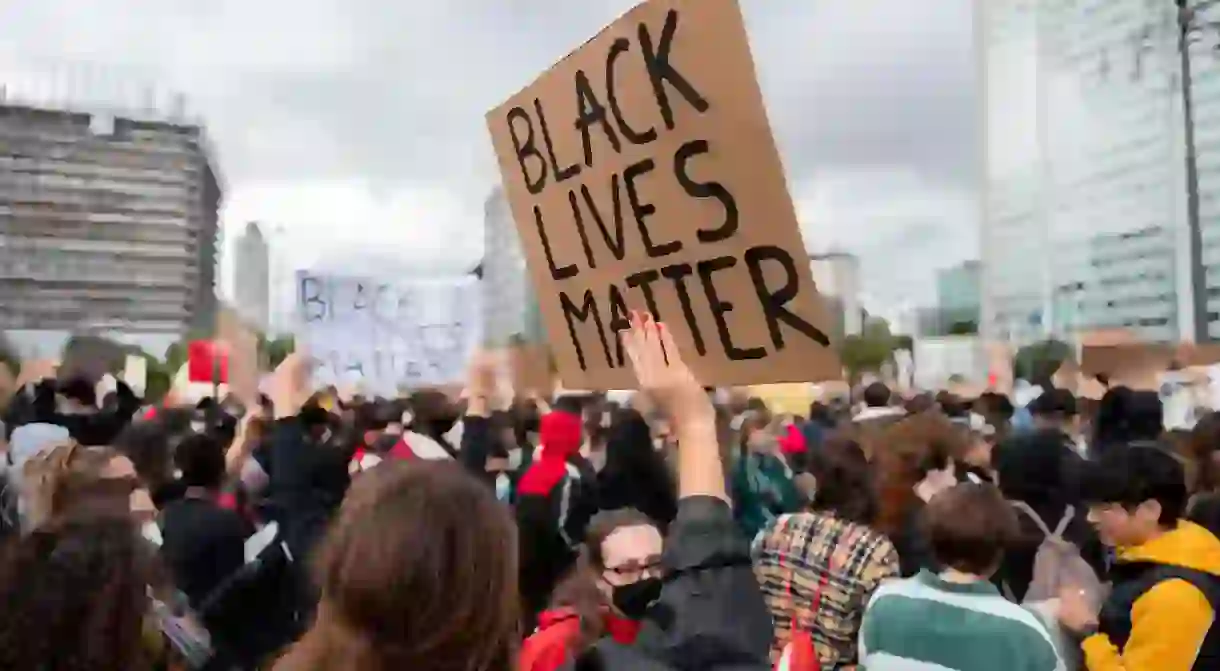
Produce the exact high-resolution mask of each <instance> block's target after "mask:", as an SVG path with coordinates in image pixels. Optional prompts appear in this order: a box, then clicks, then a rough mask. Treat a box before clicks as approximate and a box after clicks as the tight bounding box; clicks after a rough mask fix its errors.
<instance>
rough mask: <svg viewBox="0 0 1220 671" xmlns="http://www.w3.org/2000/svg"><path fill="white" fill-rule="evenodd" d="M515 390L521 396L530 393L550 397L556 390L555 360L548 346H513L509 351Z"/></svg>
mask: <svg viewBox="0 0 1220 671" xmlns="http://www.w3.org/2000/svg"><path fill="white" fill-rule="evenodd" d="M508 365H509V368H510V369H511V370H512V380H513V390H514V391H516V393H517V394H519V395H525V394H528V393H530V392H533V393H536V394H538V395H539V396H544V397H546V396H549V395H550V393H551V391H552V390H553V389H554V388H555V367H554V359H553V358H552V357H551V350H550V348H548V347H547V346H546V345H526V344H521V345H513V346H511V347H510V348H509V350H508Z"/></svg>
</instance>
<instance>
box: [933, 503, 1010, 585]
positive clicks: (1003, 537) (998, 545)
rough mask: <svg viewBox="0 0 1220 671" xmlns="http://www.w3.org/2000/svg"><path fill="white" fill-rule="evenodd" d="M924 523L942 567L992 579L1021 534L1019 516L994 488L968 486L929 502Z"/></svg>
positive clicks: (934, 556)
mask: <svg viewBox="0 0 1220 671" xmlns="http://www.w3.org/2000/svg"><path fill="white" fill-rule="evenodd" d="M923 522H924V529H925V533H926V537H927V539H928V546H929V548H930V549H931V550H932V557H933V558H934V559H935V560H936V563H937V564H938V565H940V566H944V567H947V568H951V569H954V570H956V571H960V572H962V573H968V574H970V575H975V576H979V577H981V578H989V577H991V574H993V573H995V571H996V569H998V568H999V567H1000V560H1001V559H1003V557H1004V548H1005V547H1008V546H1009V545H1010V544H1011V543H1012V542H1013V541H1014V540H1015V539H1016V538H1017V534H1018V533H1019V531H1018V530H1019V522H1018V520H1017V514H1016V512H1015V511H1014V510H1013V507H1012V505H1011V504H1009V503H1008V502H1007V501H1005V500H1004V497H1003V496H1002V495H1001V494H1000V492H999V490H997V489H996V488H995V487H993V486H992V485H985V484H975V483H964V484H959V485H955V486H953V487H950V488H949V489H946V490H944V491H942V492H941V493H939V494H937V495H936V496H934V497H932V500H931V501H929V502H928V505H927V507H925V508H924V511H923Z"/></svg>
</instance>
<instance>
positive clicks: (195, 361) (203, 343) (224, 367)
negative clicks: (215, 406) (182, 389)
mask: <svg viewBox="0 0 1220 671" xmlns="http://www.w3.org/2000/svg"><path fill="white" fill-rule="evenodd" d="M186 361H187V363H186V379H187V380H189V381H191V382H208V383H210V382H212V374H213V371H215V372H216V374H217V375H218V377H217V379H216V381H217V382H221V383H228V381H229V353H228V352H226V351H225V349H224V347H223V346H221V345H219V344H218V343H216V342H214V341H212V340H192V341H191V342H190V343H189V344H188V345H187V346H186Z"/></svg>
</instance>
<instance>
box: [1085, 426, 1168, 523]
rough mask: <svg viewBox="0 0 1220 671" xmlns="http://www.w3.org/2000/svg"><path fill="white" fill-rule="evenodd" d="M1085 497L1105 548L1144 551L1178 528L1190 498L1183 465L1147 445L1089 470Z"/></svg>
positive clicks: (1114, 453) (1111, 454)
mask: <svg viewBox="0 0 1220 671" xmlns="http://www.w3.org/2000/svg"><path fill="white" fill-rule="evenodd" d="M1080 489H1081V496H1082V498H1083V499H1084V500H1085V501H1087V502H1088V504H1089V521H1090V522H1092V523H1093V526H1095V527H1096V528H1097V532H1098V535H1100V536H1101V540H1102V542H1104V543H1106V544H1107V545H1113V546H1116V547H1133V546H1137V545H1142V544H1144V543H1146V542H1148V541H1150V540H1152V539H1153V538H1156V537H1157V536H1159V535H1160V534H1161V533H1163V532H1165V531H1167V530H1170V529H1173V528H1174V527H1176V526H1177V524H1178V520H1180V519H1181V518H1182V517H1183V515H1184V514H1185V511H1186V501H1187V499H1188V494H1187V490H1186V474H1185V470H1184V469H1183V466H1182V462H1181V460H1180V459H1179V458H1178V457H1177V456H1175V455H1173V454H1171V453H1169V452H1168V451H1167V450H1165V449H1163V448H1161V447H1159V446H1155V445H1147V444H1138V445H1128V446H1127V447H1126V448H1125V449H1116V450H1110V451H1107V452H1105V453H1104V454H1102V455H1101V456H1100V457H1099V458H1098V459H1097V460H1096V461H1093V462H1088V463H1087V464H1086V465H1085V470H1084V473H1083V477H1082V478H1081V487H1080Z"/></svg>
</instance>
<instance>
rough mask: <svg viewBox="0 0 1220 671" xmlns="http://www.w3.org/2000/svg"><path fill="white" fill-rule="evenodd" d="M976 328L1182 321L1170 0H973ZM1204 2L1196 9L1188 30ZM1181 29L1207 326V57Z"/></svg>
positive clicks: (1213, 259) (1149, 330)
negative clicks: (979, 211) (979, 311)
mask: <svg viewBox="0 0 1220 671" xmlns="http://www.w3.org/2000/svg"><path fill="white" fill-rule="evenodd" d="M975 7H976V17H977V33H976V35H977V40H978V55H979V70H980V81H981V82H982V91H983V94H982V95H981V96H980V108H981V109H980V114H981V115H982V117H983V124H982V127H983V129H984V130H983V134H984V138H983V142H982V145H983V153H984V157H983V162H982V165H983V171H984V174H983V186H984V191H983V194H984V195H983V198H982V206H983V216H982V218H981V221H982V222H983V228H982V231H981V236H980V240H981V245H982V259H983V261H984V268H985V270H984V278H983V294H984V299H983V303H984V306H983V307H984V323H983V328H984V333H985V335H987V336H989V337H993V338H997V339H1002V340H1010V341H1014V342H1028V341H1030V340H1032V339H1035V338H1040V337H1044V336H1046V335H1051V334H1054V335H1059V336H1069V337H1070V334H1071V333H1072V332H1074V331H1078V330H1082V329H1087V328H1115V327H1117V328H1124V329H1128V330H1131V331H1133V332H1134V333H1136V334H1138V335H1139V336H1141V337H1144V338H1147V339H1151V340H1178V339H1182V338H1189V337H1190V336H1191V334H1192V332H1193V321H1192V314H1191V309H1190V305H1191V300H1192V297H1193V294H1192V292H1191V286H1190V268H1189V258H1190V256H1189V234H1188V228H1187V209H1186V180H1185V169H1184V165H1185V144H1184V141H1183V129H1184V123H1183V115H1182V104H1181V100H1182V94H1181V86H1180V84H1181V82H1180V77H1179V71H1180V66H1179V52H1178V28H1177V25H1178V24H1177V8H1176V6H1175V4H1174V3H1173V2H1172V0H978V2H976V5H975ZM1213 14H1220V7H1210V8H1206V9H1204V8H1201V9H1200V10H1199V16H1198V17H1197V23H1198V24H1199V25H1200V26H1201V27H1203V26H1204V25H1205V24H1206V23H1207V21H1208V19H1209V17H1210V18H1220V17H1211V15H1213ZM1218 34H1220V33H1217V31H1215V30H1214V29H1203V30H1200V31H1198V33H1197V34H1196V35H1195V38H1196V39H1195V40H1194V46H1193V47H1192V49H1191V57H1192V65H1193V66H1194V68H1193V69H1194V77H1193V78H1192V81H1193V84H1194V97H1195V112H1196V135H1197V141H1196V146H1197V148H1198V156H1199V168H1200V194H1201V220H1202V224H1203V229H1204V239H1205V243H1204V261H1205V265H1208V266H1215V268H1214V269H1209V271H1208V273H1209V282H1208V284H1209V285H1213V284H1214V285H1216V286H1217V287H1218V289H1217V290H1216V296H1215V298H1214V299H1210V302H1211V312H1212V313H1211V314H1210V315H1209V317H1210V322H1211V330H1212V333H1213V334H1216V335H1220V323H1218V322H1220V320H1218V319H1217V317H1220V315H1218V314H1217V311H1218V310H1220V244H1217V241H1216V237H1217V235H1220V231H1218V229H1217V226H1216V225H1215V224H1216V220H1217V218H1218V217H1220V60H1217V59H1216V58H1215V57H1214V55H1213V54H1214V46H1215V45H1216V43H1217V42H1216V35H1218Z"/></svg>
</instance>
